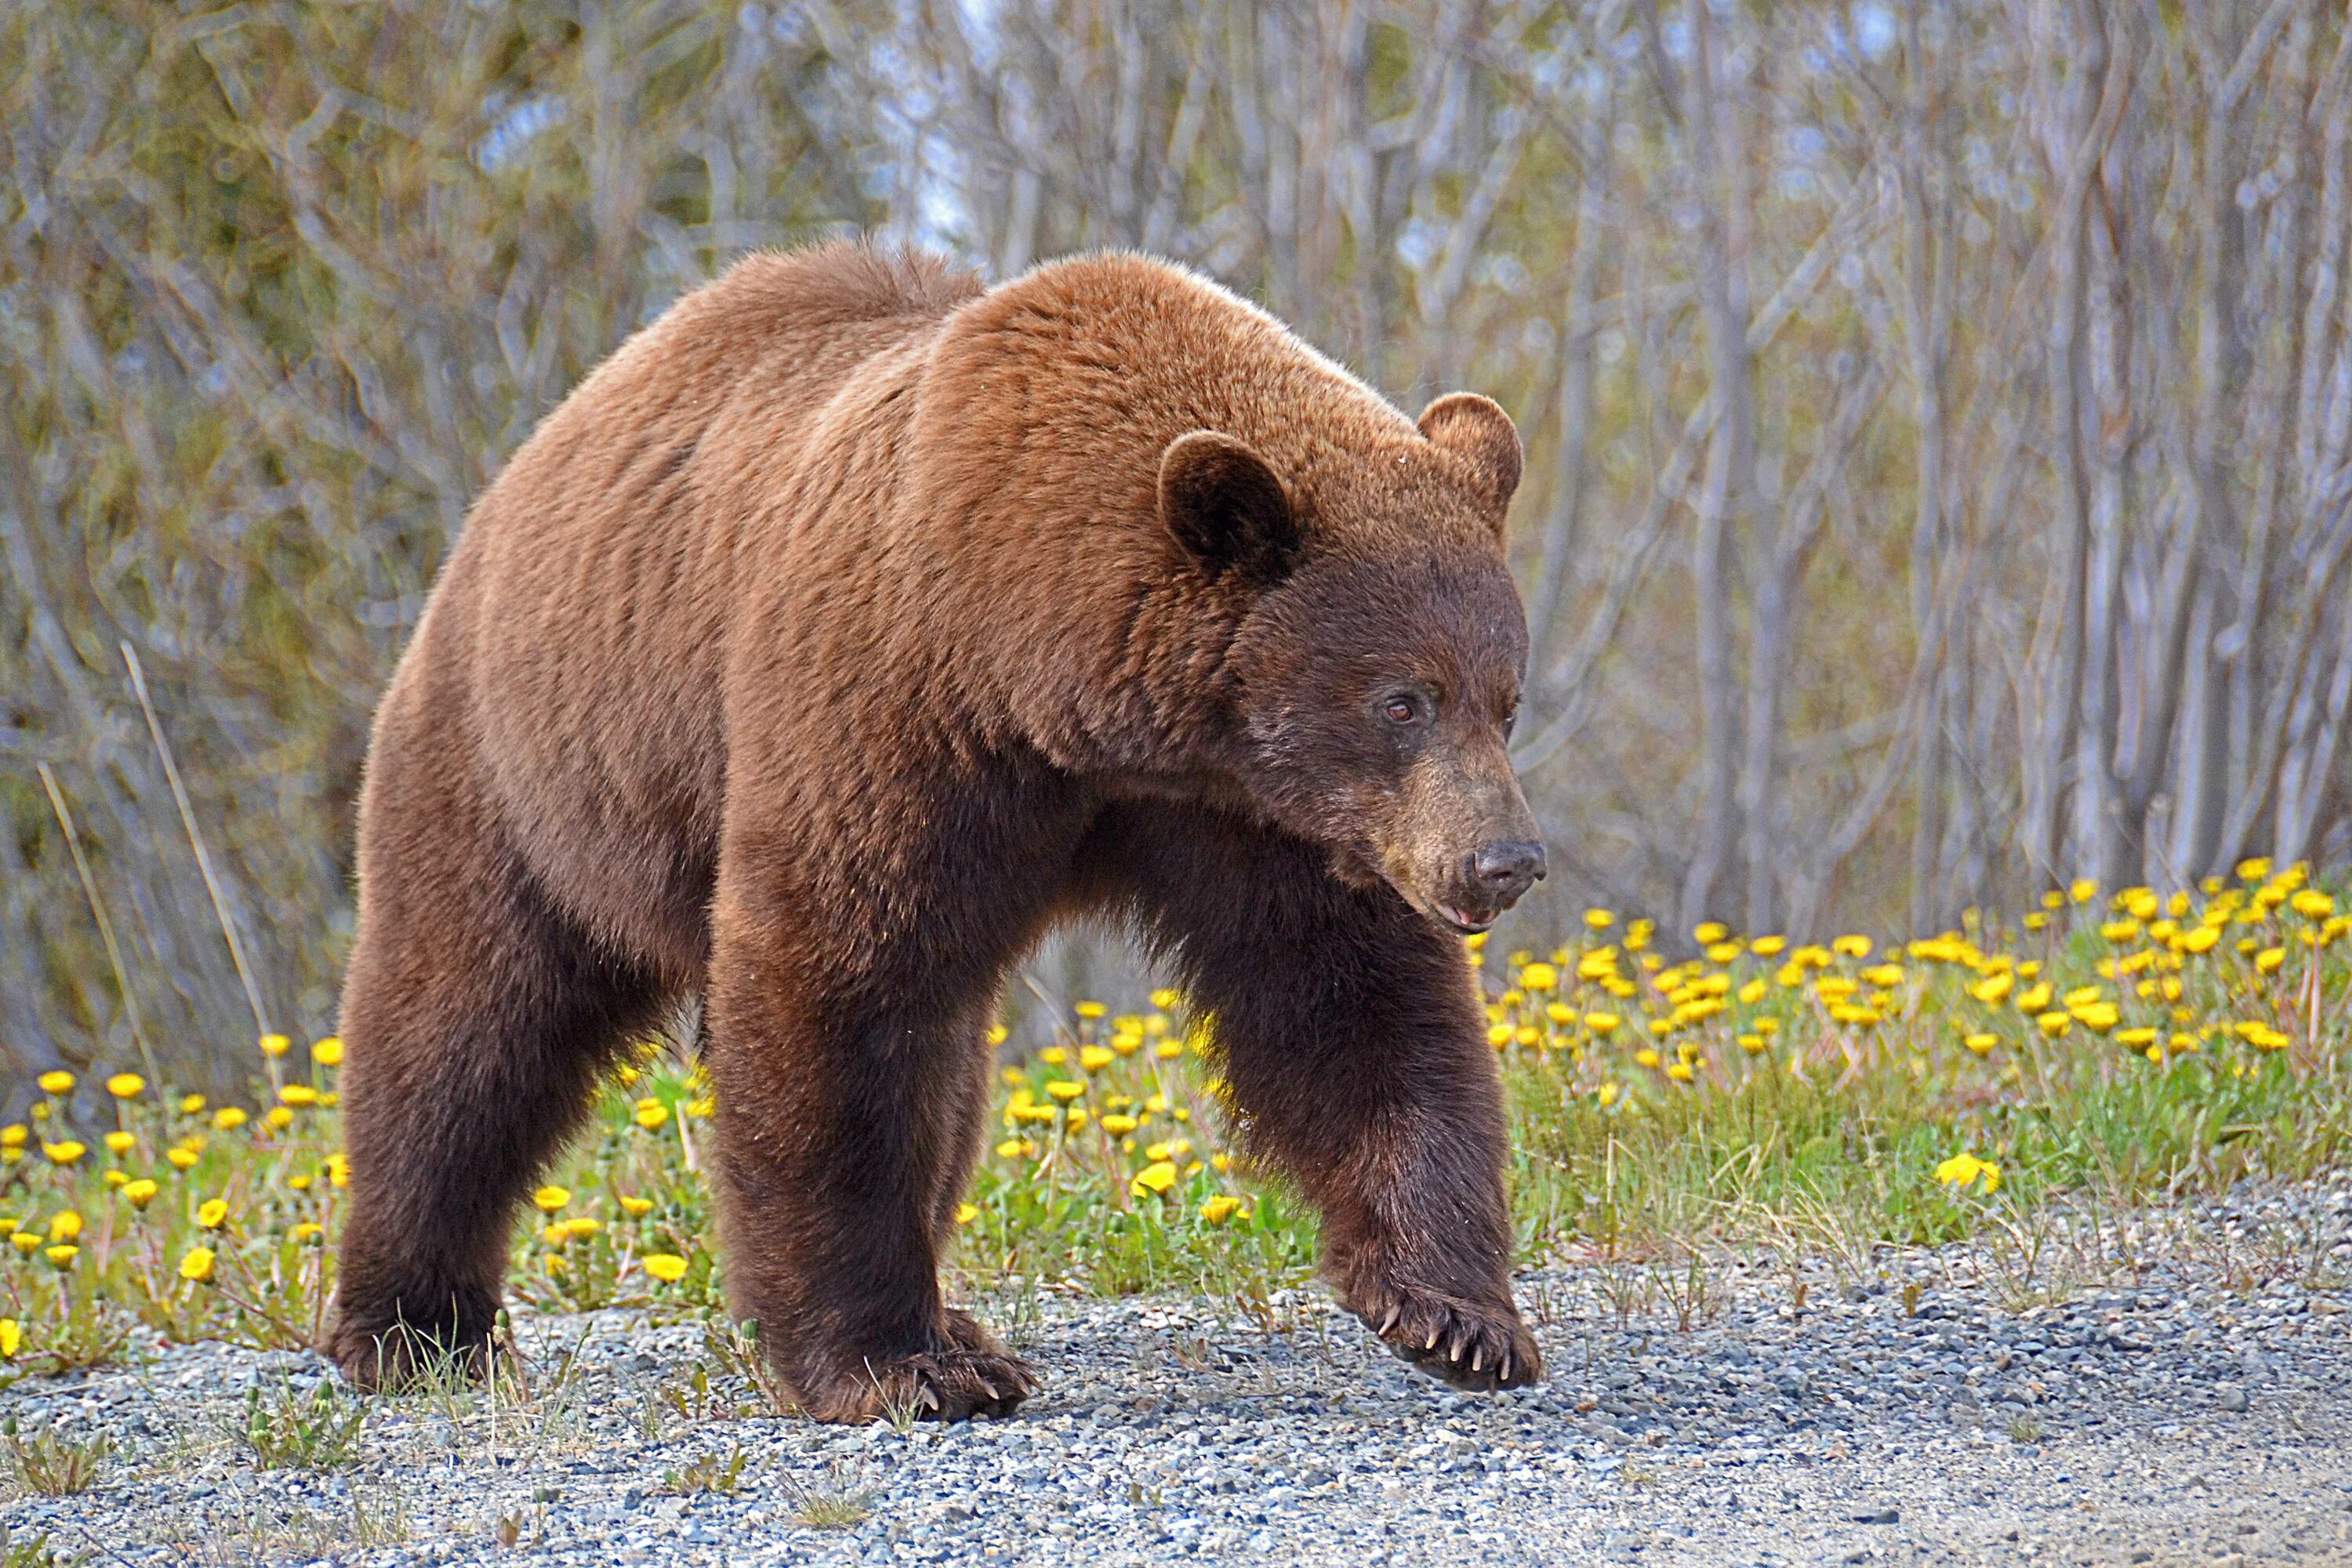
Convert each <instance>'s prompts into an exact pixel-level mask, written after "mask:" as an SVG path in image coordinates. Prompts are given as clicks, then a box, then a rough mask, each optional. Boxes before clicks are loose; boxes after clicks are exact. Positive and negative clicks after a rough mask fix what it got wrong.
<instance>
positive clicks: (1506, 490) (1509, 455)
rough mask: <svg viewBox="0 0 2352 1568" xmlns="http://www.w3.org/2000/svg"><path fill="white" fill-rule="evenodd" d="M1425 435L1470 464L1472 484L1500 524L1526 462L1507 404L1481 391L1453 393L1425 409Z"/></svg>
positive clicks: (1422, 417)
mask: <svg viewBox="0 0 2352 1568" xmlns="http://www.w3.org/2000/svg"><path fill="white" fill-rule="evenodd" d="M1421 433H1422V435H1423V436H1424V437H1427V438H1428V440H1429V443H1430V445H1432V446H1433V447H1444V448H1445V449H1446V450H1447V451H1449V452H1451V453H1453V454H1454V456H1455V457H1457V458H1462V459H1463V460H1464V461H1465V462H1466V463H1467V464H1468V465H1469V468H1470V482H1471V483H1472V484H1473V485H1474V486H1475V487H1476V489H1477V491H1478V499H1479V500H1483V501H1485V502H1486V504H1487V506H1488V507H1490V508H1491V509H1493V511H1494V513H1495V523H1496V527H1497V528H1500V527H1501V526H1502V517H1503V512H1504V510H1505V509H1507V507H1509V505H1510V504H1511V495H1512V492H1513V491H1515V490H1517V489H1518V488H1519V468H1520V466H1521V458H1520V456H1519V431H1518V426H1516V425H1513V424H1512V423H1511V416H1509V415H1507V414H1506V413H1504V412H1503V408H1502V405H1500V404H1498V403H1496V401H1495V400H1494V399H1493V398H1491V397H1481V396H1479V395H1477V394H1476V393H1475V392H1449V393H1447V394H1446V395H1444V396H1443V397H1441V398H1439V399H1438V400H1437V401H1436V402H1434V403H1433V404H1431V405H1429V406H1428V407H1426V408H1424V409H1423V410H1422V411H1421Z"/></svg>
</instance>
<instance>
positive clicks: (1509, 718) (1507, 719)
mask: <svg viewBox="0 0 2352 1568" xmlns="http://www.w3.org/2000/svg"><path fill="white" fill-rule="evenodd" d="M1518 723H1519V710H1517V709H1516V708H1514V709H1512V710H1510V711H1509V712H1508V713H1506V714H1504V715H1503V739H1504V740H1506V741H1507V740H1509V739H1510V738H1511V731H1513V730H1515V729H1517V727H1518Z"/></svg>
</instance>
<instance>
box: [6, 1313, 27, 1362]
mask: <svg viewBox="0 0 2352 1568" xmlns="http://www.w3.org/2000/svg"><path fill="white" fill-rule="evenodd" d="M24 1348H25V1330H24V1328H23V1326H22V1325H21V1324H19V1323H18V1322H17V1321H16V1319H14V1318H0V1360H6V1361H15V1360H16V1352H18V1351H20V1350H22V1349H24Z"/></svg>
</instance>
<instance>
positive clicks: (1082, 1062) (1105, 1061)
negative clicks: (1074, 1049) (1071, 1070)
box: [1078, 1046, 1118, 1072]
mask: <svg viewBox="0 0 2352 1568" xmlns="http://www.w3.org/2000/svg"><path fill="white" fill-rule="evenodd" d="M1117 1059H1118V1053H1117V1052H1115V1051H1113V1050H1112V1049H1111V1048H1110V1047H1108V1046H1087V1047H1082V1048H1081V1049H1080V1050H1079V1052H1078V1066H1079V1067H1081V1068H1085V1069H1086V1070H1087V1071H1088V1072H1100V1071H1102V1069H1103V1068H1107V1067H1108V1066H1110V1064H1111V1063H1112V1062H1114V1061H1116V1060H1117Z"/></svg>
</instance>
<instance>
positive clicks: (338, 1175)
mask: <svg viewBox="0 0 2352 1568" xmlns="http://www.w3.org/2000/svg"><path fill="white" fill-rule="evenodd" d="M327 1184H328V1185H329V1186H331V1187H348V1186H350V1185H351V1184H352V1161H351V1156H350V1155H348V1154H330V1155H328V1156H327Z"/></svg>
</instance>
